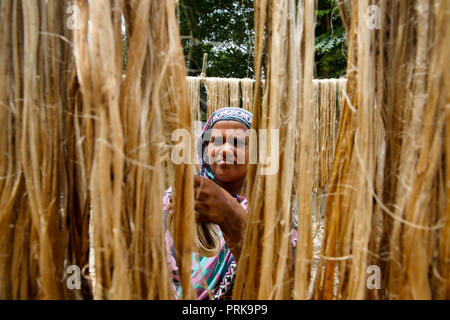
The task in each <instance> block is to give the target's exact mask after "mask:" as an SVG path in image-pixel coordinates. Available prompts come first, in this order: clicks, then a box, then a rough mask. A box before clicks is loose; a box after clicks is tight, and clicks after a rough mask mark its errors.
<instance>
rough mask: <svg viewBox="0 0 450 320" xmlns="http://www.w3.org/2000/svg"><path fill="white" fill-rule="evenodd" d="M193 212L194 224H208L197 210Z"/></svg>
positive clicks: (203, 215)
mask: <svg viewBox="0 0 450 320" xmlns="http://www.w3.org/2000/svg"><path fill="white" fill-rule="evenodd" d="M194 212H195V221H196V222H208V221H207V220H208V219H206V218H205V214H203V213H201V212H200V211H198V210H195V211H194Z"/></svg>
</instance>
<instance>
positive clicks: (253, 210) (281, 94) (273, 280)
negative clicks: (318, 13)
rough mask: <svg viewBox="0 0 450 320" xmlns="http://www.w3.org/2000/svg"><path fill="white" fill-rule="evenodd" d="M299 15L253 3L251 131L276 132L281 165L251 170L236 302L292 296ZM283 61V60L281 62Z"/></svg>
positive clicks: (289, 4) (290, 8)
mask: <svg viewBox="0 0 450 320" xmlns="http://www.w3.org/2000/svg"><path fill="white" fill-rule="evenodd" d="M303 10H304V9H303V7H301V6H300V7H299V8H297V7H296V5H295V2H294V1H268V2H266V1H261V2H258V3H255V25H256V33H255V36H256V37H255V41H256V46H255V48H256V49H255V52H256V54H255V66H257V67H256V69H255V70H256V83H255V87H256V88H257V89H256V94H255V105H254V109H253V110H254V120H253V121H254V122H253V126H254V128H255V129H269V132H270V129H276V130H279V131H278V132H279V141H278V142H279V146H280V153H278V154H277V153H276V151H275V154H276V155H277V160H276V161H278V164H279V166H278V167H277V169H278V170H276V171H275V172H271V173H269V174H267V173H266V174H263V172H262V170H264V167H265V166H264V165H262V164H261V163H259V164H258V165H257V166H256V168H255V167H252V166H250V168H249V173H248V176H247V185H248V186H249V189H248V192H249V195H248V196H249V222H248V225H247V230H246V236H245V239H244V244H243V249H242V254H241V257H240V260H239V267H238V274H237V278H236V283H235V287H234V293H233V297H234V298H236V299H240V298H243V299H255V298H256V299H289V298H290V297H291V295H292V291H291V289H292V288H291V282H292V279H293V276H292V271H291V265H292V247H291V237H290V236H291V231H292V207H291V194H292V184H293V180H294V155H295V148H294V145H295V140H294V137H295V135H294V133H295V127H296V119H297V108H296V106H297V103H298V98H299V95H301V94H302V90H300V89H299V88H301V86H300V85H299V80H300V79H301V78H299V77H300V76H301V74H300V73H299V72H298V70H299V68H300V63H299V55H300V50H301V46H300V44H301V43H302V42H298V38H299V36H300V35H301V32H299V24H303V19H302V18H300V16H301V14H302V13H303ZM300 11H301V13H299V12H300ZM312 12H313V11H312V8H311V13H312ZM297 13H298V14H299V16H297ZM264 26H265V27H266V31H267V33H266V34H264ZM264 37H265V38H266V39H265V43H266V48H265V50H266V59H267V60H266V65H265V71H266V82H265V86H264V88H263V90H264V96H263V98H262V100H259V99H261V96H260V88H261V61H262V60H261V58H262V53H263V50H262V39H263V38H264ZM281 39H286V41H281ZM283 56H286V57H287V59H281V58H280V57H283ZM311 83H312V73H311ZM269 134H270V133H269ZM269 139H270V138H269ZM269 141H270V140H269ZM276 143H277V142H274V144H276ZM274 144H272V142H269V143H268V146H269V148H270V147H275V145H274ZM259 147H261V144H260V146H259ZM274 150H276V149H272V150H271V151H272V152H274ZM255 169H256V170H258V171H256V170H255ZM250 181H252V182H251V183H249V182H250ZM309 200H310V199H309Z"/></svg>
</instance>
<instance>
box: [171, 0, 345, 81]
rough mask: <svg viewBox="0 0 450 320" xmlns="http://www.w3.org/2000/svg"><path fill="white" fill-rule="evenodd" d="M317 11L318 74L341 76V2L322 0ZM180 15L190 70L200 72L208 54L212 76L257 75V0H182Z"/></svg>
mask: <svg viewBox="0 0 450 320" xmlns="http://www.w3.org/2000/svg"><path fill="white" fill-rule="evenodd" d="M316 15H317V25H316V39H315V51H316V75H315V76H316V77H317V78H338V77H340V76H342V75H343V74H345V70H346V63H347V57H346V54H347V47H346V34H345V30H344V27H343V25H342V22H341V19H340V17H339V9H338V7H337V1H336V0H319V1H318V8H317V10H316ZM178 16H179V21H180V31H181V36H182V43H183V49H184V54H185V56H186V65H187V68H188V74H189V75H193V76H198V75H200V73H201V69H202V63H203V54H204V53H208V65H207V76H208V77H224V78H231V77H234V78H245V77H248V78H252V77H253V76H254V72H253V71H254V70H253V58H254V53H253V51H254V47H253V41H254V30H253V29H254V27H253V26H254V24H253V1H252V0H234V1H233V0H180V5H179V7H178Z"/></svg>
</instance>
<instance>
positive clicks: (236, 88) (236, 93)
mask: <svg viewBox="0 0 450 320" xmlns="http://www.w3.org/2000/svg"><path fill="white" fill-rule="evenodd" d="M240 82H241V81H240V80H239V79H228V89H229V91H230V93H229V97H230V105H229V106H230V107H234V108H240V107H241V91H240Z"/></svg>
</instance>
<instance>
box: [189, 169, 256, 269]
mask: <svg viewBox="0 0 450 320" xmlns="http://www.w3.org/2000/svg"><path fill="white" fill-rule="evenodd" d="M195 188H196V192H195V197H196V199H195V214H196V220H197V222H212V223H215V224H217V225H218V226H219V227H220V229H221V230H222V233H223V236H224V239H225V242H226V244H227V245H228V247H229V248H230V250H231V253H232V254H233V256H234V258H235V259H236V261H238V259H239V256H240V254H241V249H242V244H243V241H244V231H245V227H246V223H247V213H246V211H245V210H244V208H243V207H242V206H241V205H240V204H239V202H237V200H236V199H235V198H234V197H233V196H232V195H231V194H229V193H228V192H227V191H226V190H225V189H223V188H221V187H220V186H218V185H217V184H216V183H214V182H213V181H211V180H209V179H206V178H201V177H198V176H196V177H195Z"/></svg>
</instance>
